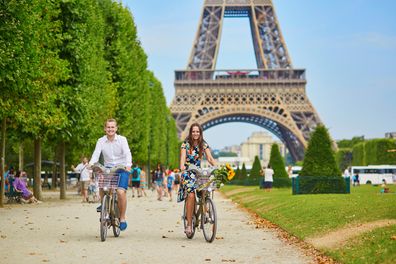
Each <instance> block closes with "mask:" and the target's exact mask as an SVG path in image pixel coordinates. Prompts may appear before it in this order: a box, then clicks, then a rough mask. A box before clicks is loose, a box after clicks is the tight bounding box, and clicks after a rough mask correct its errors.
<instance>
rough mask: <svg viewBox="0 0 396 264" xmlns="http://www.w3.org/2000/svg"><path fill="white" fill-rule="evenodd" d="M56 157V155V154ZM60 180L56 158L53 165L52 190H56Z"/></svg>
mask: <svg viewBox="0 0 396 264" xmlns="http://www.w3.org/2000/svg"><path fill="white" fill-rule="evenodd" d="M55 157H56V155H55ZM57 182H58V175H57V171H56V158H54V164H53V165H52V183H51V190H56V186H57Z"/></svg>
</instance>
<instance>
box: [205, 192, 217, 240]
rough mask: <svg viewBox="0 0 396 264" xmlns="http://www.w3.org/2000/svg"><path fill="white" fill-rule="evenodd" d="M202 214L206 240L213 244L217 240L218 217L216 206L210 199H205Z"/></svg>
mask: <svg viewBox="0 0 396 264" xmlns="http://www.w3.org/2000/svg"><path fill="white" fill-rule="evenodd" d="M201 213H202V214H201V227H202V231H203V234H204V237H205V240H206V241H207V242H209V243H212V242H213V240H214V239H215V238H216V231H217V215H216V208H215V205H214V203H213V201H212V199H210V198H209V197H207V198H206V199H205V204H204V206H203V208H202V212H201Z"/></svg>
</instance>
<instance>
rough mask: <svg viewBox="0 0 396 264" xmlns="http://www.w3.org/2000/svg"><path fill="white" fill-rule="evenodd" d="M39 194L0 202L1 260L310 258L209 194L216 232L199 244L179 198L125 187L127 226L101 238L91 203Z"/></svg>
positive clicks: (267, 260)
mask: <svg viewBox="0 0 396 264" xmlns="http://www.w3.org/2000/svg"><path fill="white" fill-rule="evenodd" d="M57 196H58V194H57V193H56V194H55V193H52V194H51V193H45V196H44V197H46V199H45V202H44V203H42V204H38V205H28V204H25V205H12V206H8V205H6V207H5V208H0V228H1V229H0V258H1V260H0V262H1V263H2V264H8V263H10V264H11V263H12V264H15V263H29V264H33V263H47V262H48V263H95V264H96V263H105V262H108V263H112V264H113V263H120V264H122V263H162V264H167V263H173V264H174V263H183V262H186V263H228V262H232V263H288V264H289V263H311V262H312V259H311V258H309V257H307V256H304V255H303V253H302V252H301V251H300V250H299V249H297V248H295V247H293V246H290V245H287V244H285V243H284V242H282V241H280V240H279V239H278V238H277V237H276V234H274V233H273V231H270V230H266V229H256V228H255V226H254V225H251V224H249V222H251V219H249V216H248V215H246V213H244V212H242V211H241V210H239V209H237V207H236V206H235V205H234V204H233V203H232V202H231V201H230V200H228V199H225V198H223V197H222V196H221V195H220V194H216V195H215V203H216V207H217V214H218V230H217V238H216V240H215V241H213V243H211V244H209V243H207V242H205V239H204V237H203V235H202V232H197V233H196V234H195V237H194V238H193V239H192V240H189V239H187V238H186V237H185V236H184V233H183V227H182V221H181V212H182V204H177V203H176V202H169V201H167V200H163V201H161V202H160V201H157V200H156V197H155V195H154V193H151V192H149V196H148V197H143V198H133V199H132V198H131V197H130V196H131V192H130V191H129V192H128V196H129V198H128V211H127V219H128V229H127V230H126V231H124V232H122V233H121V236H120V237H119V238H115V237H114V236H113V234H112V232H111V230H109V235H108V238H107V240H106V241H105V242H101V241H100V237H99V221H98V219H99V218H98V217H99V215H98V213H96V212H95V208H96V206H97V205H96V204H82V203H80V198H79V197H77V196H76V195H74V194H72V193H69V194H68V197H69V198H68V199H67V200H65V201H59V200H58V198H57Z"/></svg>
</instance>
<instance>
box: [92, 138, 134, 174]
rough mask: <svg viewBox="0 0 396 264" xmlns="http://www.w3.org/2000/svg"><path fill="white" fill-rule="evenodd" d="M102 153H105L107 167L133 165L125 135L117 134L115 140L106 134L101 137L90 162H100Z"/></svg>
mask: <svg viewBox="0 0 396 264" xmlns="http://www.w3.org/2000/svg"><path fill="white" fill-rule="evenodd" d="M101 153H102V154H103V159H104V165H105V166H106V167H114V166H117V165H122V166H126V167H131V166H132V154H131V150H130V149H129V146H128V141H127V139H126V137H124V136H121V135H117V134H116V135H115V137H114V140H113V141H110V140H108V139H107V136H106V135H105V136H103V137H101V138H99V139H98V141H97V142H96V147H95V150H94V153H93V154H92V157H91V160H90V161H89V164H95V163H96V162H98V161H99V157H100V154H101Z"/></svg>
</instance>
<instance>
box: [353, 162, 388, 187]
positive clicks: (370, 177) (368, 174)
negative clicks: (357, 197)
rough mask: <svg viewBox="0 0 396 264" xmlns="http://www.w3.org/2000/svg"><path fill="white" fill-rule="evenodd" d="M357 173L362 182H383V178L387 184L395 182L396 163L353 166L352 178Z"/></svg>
mask: <svg viewBox="0 0 396 264" xmlns="http://www.w3.org/2000/svg"><path fill="white" fill-rule="evenodd" d="M356 174H359V182H360V183H361V184H382V181H383V180H385V182H386V184H395V181H396V165H369V166H354V167H352V168H351V180H352V179H353V177H354V176H355V175H356Z"/></svg>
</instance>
